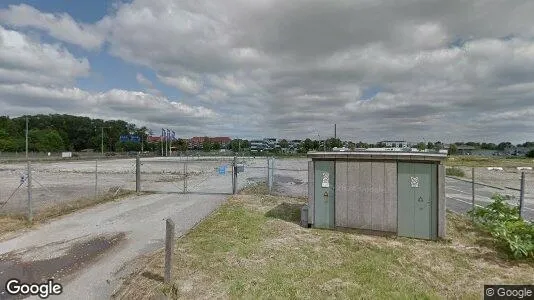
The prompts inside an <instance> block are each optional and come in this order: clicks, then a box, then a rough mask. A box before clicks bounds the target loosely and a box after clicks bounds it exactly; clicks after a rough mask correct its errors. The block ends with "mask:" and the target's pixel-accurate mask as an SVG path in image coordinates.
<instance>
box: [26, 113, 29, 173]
mask: <svg viewBox="0 0 534 300" xmlns="http://www.w3.org/2000/svg"><path fill="white" fill-rule="evenodd" d="M28 127H29V126H28V116H26V160H27V159H28ZM28 168H29V167H28Z"/></svg>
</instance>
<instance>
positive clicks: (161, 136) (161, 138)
mask: <svg viewBox="0 0 534 300" xmlns="http://www.w3.org/2000/svg"><path fill="white" fill-rule="evenodd" d="M159 143H160V145H161V156H163V128H161V135H160V139H159Z"/></svg>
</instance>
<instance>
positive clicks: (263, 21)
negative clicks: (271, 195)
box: [0, 0, 534, 141]
mask: <svg viewBox="0 0 534 300" xmlns="http://www.w3.org/2000/svg"><path fill="white" fill-rule="evenodd" d="M23 8H24V6H23ZM17 9H20V6H19V7H18V8H17ZM9 10H10V11H16V9H14V8H13V7H10V8H9ZM6 11H7V10H6ZM23 11H24V12H25V13H24V14H22V13H21V17H20V18H15V19H17V20H12V18H11V17H10V16H8V17H6V15H5V14H4V16H3V17H2V14H0V20H4V21H3V22H6V21H5V20H8V21H9V24H11V25H12V26H21V27H31V28H39V29H43V30H46V31H47V32H49V34H50V35H52V36H54V37H56V38H58V39H59V40H62V41H67V42H69V43H75V44H78V45H85V46H84V47H86V48H97V47H98V46H99V45H101V44H102V42H103V40H107V42H108V43H109V52H110V54H112V55H114V56H116V57H119V58H121V59H123V60H124V61H126V62H129V63H132V64H135V65H140V66H144V67H148V68H150V69H152V70H153V71H154V72H155V73H156V74H157V78H158V80H160V81H161V82H162V83H164V84H166V85H168V86H171V87H174V88H177V89H179V90H180V91H183V92H184V93H186V94H187V95H186V96H185V97H184V99H183V100H182V102H181V103H182V104H181V105H188V106H187V107H194V105H191V103H203V105H205V106H206V107H205V109H208V111H212V112H213V113H217V114H218V117H216V118H215V119H217V118H219V117H220V118H221V120H223V119H224V120H226V121H225V123H224V126H227V127H223V122H219V124H218V125H219V127H220V129H219V131H217V129H216V125H215V123H213V124H207V125H206V124H200V125H199V126H200V127H199V128H198V130H199V132H201V131H203V130H206V132H208V131H209V132H219V134H236V135H241V136H242V135H243V134H244V133H247V134H253V133H255V135H274V136H277V135H285V134H290V135H292V136H287V137H302V136H301V135H305V134H314V135H317V134H318V133H321V135H326V134H327V133H330V132H331V131H332V130H331V127H332V124H333V123H337V124H338V129H339V130H338V133H339V134H340V136H341V137H346V138H352V139H358V140H360V139H361V140H365V139H369V140H378V139H384V138H404V139H409V140H414V139H420V138H422V137H424V138H425V139H427V140H430V139H440V140H449V141H450V140H451V139H464V138H465V139H491V140H499V139H502V137H503V136H506V137H509V139H510V140H514V139H515V140H518V141H519V140H521V139H525V138H528V134H527V133H525V132H532V131H534V124H532V122H530V121H527V120H522V122H523V124H524V128H523V129H524V130H523V131H522V132H518V131H517V130H511V128H514V127H513V126H517V122H518V120H517V119H516V120H514V118H513V116H515V115H517V114H518V113H519V112H525V111H530V109H532V96H533V95H534V73H533V72H532V70H533V69H534V19H533V18H532V17H531V12H532V11H534V2H533V1H527V0H518V1H515V2H514V5H510V3H508V2H506V1H486V0H471V1H463V0H450V1H439V0H399V1H371V0H362V1H334V2H332V1H322V0H306V1H305V0H295V1H282V0H262V1H244V0H224V1H223V0H221V1H208V0H198V1H181V2H176V1H172V0H133V1H130V2H128V3H122V4H120V5H118V6H117V7H116V8H115V10H114V12H113V13H112V14H111V15H109V16H108V17H105V18H103V21H101V22H99V23H97V24H80V23H76V22H74V21H73V20H72V19H71V18H70V17H68V16H67V15H64V14H60V15H51V14H48V15H47V14H42V13H40V12H35V11H32V10H31V9H29V8H28V7H25V10H23ZM28 11H29V12H31V14H30V13H28ZM4 12H5V11H4ZM26 15H32V16H35V17H36V19H38V18H37V17H43V16H47V17H46V18H44V19H43V20H45V21H43V20H40V19H39V21H35V22H33V23H32V22H30V21H27V20H26V21H24V19H25V18H26ZM18 19H22V20H23V21H18ZM60 23H61V24H66V25H64V27H65V28H68V29H69V30H67V32H71V33H73V32H77V33H78V34H76V35H79V39H80V40H76V39H74V38H72V34H64V33H61V34H60V33H59V32H60V30H59V29H57V28H59V26H56V25H57V24H60ZM17 24H18V25H17ZM73 28H74V29H73ZM76 28H77V29H76ZM76 30H77V31H76ZM105 32H109V35H108V36H107V38H105V37H104V36H102V34H104V33H105ZM92 36H93V37H95V38H94V39H91V38H90V37H92ZM69 39H70V40H69ZM81 40H84V41H85V40H88V41H91V40H93V41H94V42H87V41H85V42H82V41H81ZM58 49H61V48H58ZM67 56H68V55H67ZM67 56H66V57H67ZM71 58H72V55H71ZM71 58H70V59H67V60H66V61H77V59H75V58H74V59H71ZM58 59H60V60H61V59H64V57H61V58H58ZM78 61H79V60H78ZM20 65H24V64H23V63H21V64H20ZM30 65H32V66H33V65H34V64H30ZM37 65H38V64H37ZM73 65H74V66H78V65H77V64H73ZM0 67H1V69H0V70H2V71H0V76H3V77H12V78H24V76H25V75H24V74H25V73H23V72H25V71H24V69H22V68H19V69H17V72H19V73H12V74H11V73H6V75H2V72H8V71H9V70H11V69H9V68H8V67H7V66H6V63H0ZM75 70H77V69H75ZM82 70H83V68H82ZM9 72H10V71H9ZM68 72H70V73H74V74H83V72H78V73H77V72H75V71H72V68H71V71H68ZM68 72H67V73H68ZM74 76H80V75H74ZM64 77H66V75H65V76H64ZM0 78H1V77H0ZM35 78H38V77H35ZM52 78H53V79H54V80H52V82H57V80H55V77H52ZM136 79H137V81H138V82H139V83H140V84H141V85H142V86H144V87H145V92H146V93H142V94H135V93H129V92H128V93H123V92H119V91H118V90H117V91H115V90H112V91H110V92H109V94H106V96H105V99H108V100H106V101H104V102H102V105H104V106H109V107H113V109H118V110H123V111H124V110H127V107H130V108H132V110H133V107H135V108H136V109H138V110H140V109H141V110H149V111H150V109H151V107H155V108H157V109H165V108H167V107H172V109H174V110H178V111H181V113H186V114H187V112H188V111H189V110H188V109H185V108H183V107H182V110H180V109H179V108H177V107H180V105H178V106H177V107H175V106H173V105H174V104H170V103H171V102H172V101H170V100H169V102H168V103H167V102H165V101H163V102H161V101H162V100H157V99H164V98H161V97H158V96H157V95H156V96H152V95H150V94H153V93H152V92H154V86H153V83H152V82H151V81H150V80H148V79H147V78H146V77H144V76H142V75H141V74H138V76H137V77H136ZM17 80H19V79H17ZM20 80H22V79H20ZM32 82H36V83H39V84H44V83H46V82H47V81H46V80H37V79H34V81H32ZM373 89H376V94H375V95H371V98H370V99H368V100H363V99H362V97H363V95H364V94H365V93H366V91H368V90H373ZM366 96H368V95H366ZM95 97H96V98H98V97H97V96H93V98H95ZM102 97H104V96H102ZM152 97H156V98H152ZM93 98H91V97H89V98H88V99H93ZM96 98H95V99H96ZM130 102H132V103H136V104H135V105H130V104H129V103H130ZM165 103H166V104H165ZM195 105H196V104H195ZM200 111H201V110H198V111H195V110H194V109H193V110H191V111H189V112H190V113H193V112H195V113H196V114H197V116H199V117H200V116H201V115H203V113H201V112H200ZM495 112H497V113H495ZM235 115H238V116H239V117H240V118H241V119H240V120H236V118H230V117H231V116H235ZM150 116H152V115H150ZM488 116H501V117H502V118H500V119H499V118H497V117H495V118H493V119H492V120H493V123H491V124H488V123H485V122H484V121H483V120H488V119H490V118H488ZM522 116H523V118H522V119H525V118H526V117H527V116H530V115H529V114H525V113H523V114H522ZM136 118H137V116H136ZM139 118H140V119H142V117H139ZM147 118H148V117H147ZM228 120H235V121H228ZM480 120H482V121H480ZM228 122H231V123H228ZM247 122H248V123H247ZM477 122H478V123H477ZM208 123H209V122H208ZM244 123H246V124H249V125H248V126H246V125H243V124H244ZM238 124H239V125H238ZM481 124H484V126H483V125H481ZM490 125H491V126H490ZM223 130H237V131H239V132H235V133H234V132H221V131H223ZM530 139H532V137H530Z"/></svg>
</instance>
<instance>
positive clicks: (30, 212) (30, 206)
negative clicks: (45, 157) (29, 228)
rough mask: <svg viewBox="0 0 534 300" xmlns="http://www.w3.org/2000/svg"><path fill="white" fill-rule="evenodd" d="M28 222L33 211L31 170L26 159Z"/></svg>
mask: <svg viewBox="0 0 534 300" xmlns="http://www.w3.org/2000/svg"><path fill="white" fill-rule="evenodd" d="M28 222H30V223H32V222H33V211H32V170H31V163H30V161H29V160H28Z"/></svg>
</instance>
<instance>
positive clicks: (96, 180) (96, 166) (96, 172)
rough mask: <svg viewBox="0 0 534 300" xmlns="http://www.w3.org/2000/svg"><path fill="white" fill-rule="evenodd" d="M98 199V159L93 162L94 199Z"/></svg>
mask: <svg viewBox="0 0 534 300" xmlns="http://www.w3.org/2000/svg"><path fill="white" fill-rule="evenodd" d="M97 197H98V159H97V160H95V199H96V198H97Z"/></svg>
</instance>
